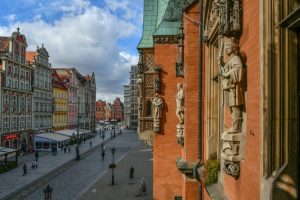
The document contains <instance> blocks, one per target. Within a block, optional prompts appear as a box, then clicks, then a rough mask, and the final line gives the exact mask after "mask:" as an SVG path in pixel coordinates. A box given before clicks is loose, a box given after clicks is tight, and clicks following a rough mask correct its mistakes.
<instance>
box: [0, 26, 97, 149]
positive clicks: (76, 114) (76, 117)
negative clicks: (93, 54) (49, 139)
mask: <svg viewBox="0 0 300 200" xmlns="http://www.w3.org/2000/svg"><path fill="white" fill-rule="evenodd" d="M26 48H27V41H26V37H25V35H24V34H21V33H20V30H19V28H18V29H17V31H15V32H13V33H12V35H11V36H10V37H2V36H0V76H1V78H0V87H1V90H0V111H1V112H0V113H1V114H0V138H1V146H6V147H12V148H18V149H21V150H23V151H28V150H29V151H30V150H32V144H33V136H34V135H35V134H38V133H44V132H53V131H55V130H60V129H73V128H77V126H79V127H80V128H82V129H89V130H94V129H95V110H96V108H95V105H96V104H95V102H96V83H95V74H94V73H92V75H87V76H83V75H81V74H80V73H79V72H78V71H77V70H76V69H75V68H52V67H51V64H50V62H49V54H48V51H47V50H46V48H45V47H44V45H42V47H37V50H36V51H26ZM78 121H79V123H78Z"/></svg>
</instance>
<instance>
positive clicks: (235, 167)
mask: <svg viewBox="0 0 300 200" xmlns="http://www.w3.org/2000/svg"><path fill="white" fill-rule="evenodd" d="M224 171H225V172H226V174H228V175H231V176H233V177H235V178H238V177H239V176H240V163H239V162H230V161H227V160H225V162H224Z"/></svg>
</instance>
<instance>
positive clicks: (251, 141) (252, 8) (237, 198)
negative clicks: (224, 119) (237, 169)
mask: <svg viewBox="0 0 300 200" xmlns="http://www.w3.org/2000/svg"><path fill="white" fill-rule="evenodd" d="M240 46H241V51H244V52H245V53H246V55H247V60H248V61H247V80H248V82H247V85H248V88H247V96H246V109H247V112H246V114H247V117H246V121H245V123H246V144H245V149H244V150H245V153H244V156H245V159H244V160H243V161H242V162H241V175H240V178H239V179H237V180H235V179H234V178H232V177H229V176H225V177H224V189H225V193H226V194H227V196H228V197H229V199H232V200H246V199H249V200H255V199H259V195H260V118H261V116H260V90H261V87H260V48H259V1H258V0H244V1H243V34H242V37H241V40H240ZM250 130H254V135H251V134H250Z"/></svg>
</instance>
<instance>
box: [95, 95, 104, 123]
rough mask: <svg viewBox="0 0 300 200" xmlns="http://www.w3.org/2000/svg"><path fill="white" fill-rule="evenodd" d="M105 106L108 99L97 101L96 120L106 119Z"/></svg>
mask: <svg viewBox="0 0 300 200" xmlns="http://www.w3.org/2000/svg"><path fill="white" fill-rule="evenodd" d="M105 106H106V101H102V100H98V101H96V121H97V122H99V121H104V120H106V118H105Z"/></svg>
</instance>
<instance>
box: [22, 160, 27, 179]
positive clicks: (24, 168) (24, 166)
mask: <svg viewBox="0 0 300 200" xmlns="http://www.w3.org/2000/svg"><path fill="white" fill-rule="evenodd" d="M26 174H27V165H26V164H25V163H24V165H23V176H25V175H26Z"/></svg>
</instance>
